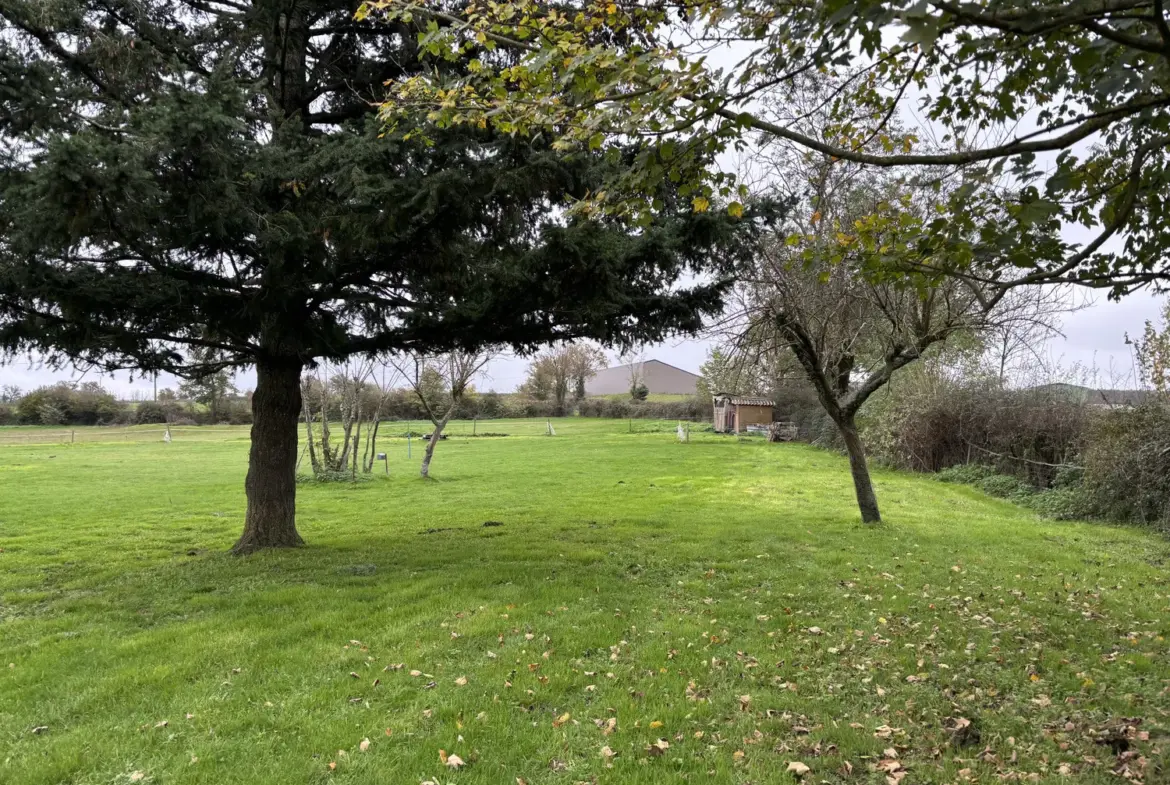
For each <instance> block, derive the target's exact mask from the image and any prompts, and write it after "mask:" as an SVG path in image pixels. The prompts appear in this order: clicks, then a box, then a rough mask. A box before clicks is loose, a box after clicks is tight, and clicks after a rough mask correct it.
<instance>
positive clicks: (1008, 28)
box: [368, 0, 1170, 296]
mask: <svg viewBox="0 0 1170 785" xmlns="http://www.w3.org/2000/svg"><path fill="white" fill-rule="evenodd" d="M1165 5H1166V4H1165V3H1164V2H1163V0H1078V2H1068V3H1059V2H1036V0H833V1H831V2H809V3H802V2H795V3H780V2H758V1H757V0H731V2H724V1H723V0H680V1H679V2H672V3H659V2H650V1H649V0H647V1H646V2H640V1H639V0H632V1H631V2H622V3H612V2H609V0H575V1H574V2H569V3H564V4H548V3H544V2H541V0H509V1H508V2H494V1H492V2H488V1H487V0H471V1H470V2H467V3H462V4H459V5H458V6H453V7H450V8H448V7H439V6H437V5H436V4H433V3H426V2H418V0H378V1H377V2H371V3H369V4H368V7H369V8H371V9H379V10H380V12H382V13H384V14H386V15H388V16H389V17H390V18H403V17H404V16H406V15H411V16H412V17H413V18H422V19H426V20H427V22H428V25H429V27H428V30H427V32H426V33H425V34H424V35H423V36H422V37H421V38H420V44H421V45H422V46H423V47H424V48H425V49H428V50H429V51H431V52H435V53H447V55H448V56H452V57H454V56H456V55H455V53H458V52H465V51H468V50H469V49H478V48H480V47H482V46H483V45H484V43H485V42H486V44H487V45H488V46H491V47H497V48H499V49H503V50H507V51H510V52H513V53H515V54H516V55H517V56H518V58H519V59H518V60H517V61H508V62H506V63H502V62H500V61H498V60H496V59H492V58H483V60H482V65H483V67H482V68H479V69H477V70H475V71H472V72H468V73H466V74H450V73H444V72H441V71H431V72H427V73H425V74H412V75H409V76H407V77H406V78H402V79H399V80H397V81H396V83H395V86H394V89H393V91H392V96H393V97H392V99H391V103H390V104H388V105H387V107H386V111H387V114H388V115H393V114H394V113H395V111H397V109H398V108H400V107H401V106H403V105H404V103H403V102H406V103H407V104H409V105H411V106H425V107H427V108H428V109H429V110H430V111H431V112H432V113H433V116H434V117H435V118H436V120H437V121H438V122H439V123H440V124H458V123H469V124H472V125H476V124H487V125H491V126H493V127H498V128H500V129H501V130H504V131H506V132H509V133H516V134H519V135H523V136H529V135H532V134H536V133H546V134H552V135H555V136H556V137H557V138H558V140H559V144H560V145H562V146H563V147H564V148H566V149H572V148H579V149H589V148H594V147H598V146H601V145H604V144H605V143H606V141H607V140H608V139H610V138H615V137H617V138H623V139H628V138H639V137H642V138H646V137H649V138H653V139H655V140H656V141H657V142H658V143H659V146H658V147H657V151H658V152H657V153H656V154H647V155H645V156H642V157H640V158H639V159H638V160H637V161H636V162H635V164H634V165H633V166H631V167H630V168H629V169H626V170H623V171H622V172H620V173H619V176H618V177H617V178H616V179H615V180H613V181H612V182H610V183H609V184H608V186H607V187H606V188H605V189H604V191H601V192H595V193H594V194H593V195H592V197H593V198H592V199H591V200H590V201H589V203H588V204H586V205H584V207H586V208H596V207H609V208H610V209H617V210H619V211H620V210H622V209H634V210H641V209H645V208H646V207H647V206H649V205H651V204H652V203H653V197H652V196H646V195H645V194H646V191H645V189H646V187H647V186H648V185H652V184H655V183H658V182H660V181H662V180H663V179H664V178H672V179H674V180H676V181H678V182H681V183H683V188H684V190H685V191H686V192H687V193H688V194H689V195H690V196H691V197H692V198H693V201H694V205H695V208H696V209H699V210H702V209H706V208H707V206H708V205H709V204H710V200H711V198H712V196H713V195H720V194H721V195H723V196H725V197H726V198H729V199H730V198H734V197H735V195H736V189H735V184H734V183H733V181H732V178H730V177H728V176H727V175H726V173H723V172H719V171H717V170H713V169H712V168H711V167H710V166H709V165H708V163H707V162H708V161H709V160H710V154H711V152H712V151H713V150H724V149H728V148H730V147H739V148H743V147H745V146H746V145H748V144H749V143H750V142H749V140H750V139H751V137H753V136H754V137H760V136H762V137H764V138H768V139H773V140H783V141H787V142H792V143H795V144H798V145H800V146H801V147H803V148H805V149H807V150H810V151H813V152H816V153H819V154H822V155H825V156H828V157H830V158H832V159H833V160H838V161H853V162H857V163H864V164H867V165H872V166H877V167H896V166H925V167H955V168H957V170H956V171H957V174H958V176H959V177H960V178H961V179H962V180H963V181H964V182H963V187H959V188H953V189H949V193H948V194H947V198H946V199H945V200H942V201H940V203H939V205H938V208H939V209H938V210H937V211H936V212H935V213H934V214H932V215H927V216H921V217H919V218H917V219H916V221H917V222H918V223H919V224H920V230H921V231H920V233H919V234H920V236H919V244H920V245H921V244H922V243H924V242H927V241H929V242H931V243H933V244H934V245H935V246H936V247H938V248H945V249H946V250H947V253H945V254H943V255H941V256H940V257H938V258H936V259H935V260H934V261H935V263H937V264H941V265H945V268H944V269H945V270H946V271H948V272H952V273H962V274H968V275H976V274H977V275H979V276H980V277H981V278H982V279H983V280H984V281H985V282H995V283H996V284H997V285H1000V286H1006V285H1014V284H1018V283H1032V282H1037V281H1072V282H1076V283H1080V284H1085V285H1089V286H1094V287H1104V288H1107V289H1110V290H1111V292H1112V294H1114V295H1115V296H1120V295H1121V294H1123V293H1124V292H1126V291H1129V290H1130V289H1132V288H1134V287H1138V286H1143V285H1146V284H1150V283H1155V284H1162V285H1164V284H1165V283H1166V282H1167V281H1170V263H1168V262H1167V260H1168V259H1170V253H1168V250H1170V220H1167V211H1166V210H1167V208H1166V202H1167V200H1166V198H1165V197H1166V195H1167V193H1168V192H1170V111H1167V109H1168V108H1170V87H1168V85H1170V19H1168V18H1167V15H1166V7H1165ZM714 54H719V55H720V56H718V57H716V56H713V55H714ZM812 74H821V75H824V76H825V77H826V78H827V79H828V80H830V82H831V90H830V91H829V93H828V94H827V95H826V96H825V102H824V108H825V109H826V111H827V112H828V115H829V122H828V123H827V124H822V123H817V122H813V121H812V120H813V118H812V117H811V116H810V115H809V114H807V113H804V112H801V111H789V112H781V113H780V114H779V115H778V116H777V115H772V116H769V115H768V114H767V113H766V112H765V111H763V109H764V108H765V107H768V106H777V105H779V106H783V105H784V104H785V102H786V100H787V97H788V93H789V91H790V90H791V89H792V86H793V84H794V82H799V81H800V80H801V79H804V78H806V77H808V76H809V75H812ZM517 88H519V89H517ZM911 108H912V109H913V111H914V112H916V114H917V116H919V117H922V118H923V119H924V122H926V123H928V124H929V125H930V131H931V133H930V137H931V144H930V146H926V145H925V144H924V142H923V137H922V134H920V133H919V131H918V129H914V128H909V129H906V128H898V127H897V125H896V123H897V121H898V120H899V119H900V118H902V117H904V116H905V114H906V113H907V110H908V109H911ZM663 142H666V144H665V145H664V144H663ZM873 143H877V144H878V145H879V147H878V149H874V146H873ZM730 209H732V210H738V209H739V205H738V203H736V202H733V203H732V204H731V208H730ZM1076 227H1082V229H1083V234H1082V237H1083V239H1081V238H1076V239H1074V238H1075V235H1070V233H1069V232H1068V231H1067V230H1069V229H1072V228H1076ZM914 255H915V254H914V253H907V252H905V251H904V249H900V248H898V249H890V251H889V252H887V253H883V254H874V255H872V256H871V259H870V263H871V264H874V265H876V266H878V267H879V268H882V269H887V270H890V269H892V270H895V271H900V270H901V268H902V265H903V263H905V262H906V261H907V260H908V259H909V260H910V261H913V260H914Z"/></svg>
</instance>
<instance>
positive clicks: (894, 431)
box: [863, 375, 1093, 488]
mask: <svg viewBox="0 0 1170 785" xmlns="http://www.w3.org/2000/svg"><path fill="white" fill-rule="evenodd" d="M903 381H904V382H905V383H904V384H901V385H900V386H897V387H894V388H892V389H890V390H889V391H888V392H885V393H882V394H879V395H878V396H875V397H874V398H873V399H871V401H870V403H869V404H867V405H866V407H865V409H864V410H863V415H864V417H863V419H864V430H865V433H864V435H865V438H866V442H867V445H868V446H869V448H870V452H871V453H872V454H873V455H874V456H875V457H880V458H881V459H883V460H884V461H885V462H887V463H889V464H891V465H893V466H895V467H897V468H902V469H913V470H915V471H927V472H937V471H939V470H941V469H945V468H947V467H950V466H956V465H959V464H965V463H969V462H971V461H972V460H974V461H975V462H981V463H987V464H990V465H991V466H993V467H994V468H995V469H996V472H997V473H999V474H1008V475H1012V476H1015V477H1019V478H1020V479H1023V480H1025V481H1027V482H1028V483H1030V484H1032V485H1034V486H1036V487H1039V488H1046V487H1049V486H1051V485H1053V484H1054V482H1055V481H1056V474H1057V472H1058V471H1059V469H1058V467H1057V466H1056V465H1059V464H1067V463H1071V462H1072V461H1073V459H1074V458H1075V457H1076V455H1077V453H1078V451H1079V449H1080V445H1081V442H1082V441H1083V439H1084V436H1085V434H1086V432H1087V430H1088V428H1089V425H1090V423H1091V421H1092V419H1093V414H1092V410H1091V409H1090V408H1089V407H1088V406H1087V405H1085V404H1084V403H1081V402H1079V401H1075V400H1071V399H1069V398H1068V397H1067V396H1062V395H1061V394H1060V393H1059V392H1058V391H1055V390H1045V389H1031V390H1006V389H1003V388H1001V387H999V386H998V383H997V382H995V381H993V380H983V381H979V380H976V381H967V382H962V383H956V382H951V381H948V380H939V379H933V380H926V379H924V378H919V377H915V376H913V375H910V376H909V377H908V378H907V379H904V380H903ZM1044 464H1054V465H1048V466H1046V465H1044Z"/></svg>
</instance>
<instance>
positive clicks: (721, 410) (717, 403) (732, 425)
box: [711, 393, 775, 433]
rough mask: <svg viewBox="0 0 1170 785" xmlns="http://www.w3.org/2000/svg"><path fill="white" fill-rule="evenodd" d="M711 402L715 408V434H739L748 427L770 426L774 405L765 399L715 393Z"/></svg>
mask: <svg viewBox="0 0 1170 785" xmlns="http://www.w3.org/2000/svg"><path fill="white" fill-rule="evenodd" d="M711 402H712V404H714V407H715V432H716V433H739V432H740V431H746V430H747V428H748V426H749V425H761V426H763V427H765V428H767V427H768V426H770V425H771V424H772V407H773V406H775V404H774V403H773V402H772V401H771V400H769V399H767V398H753V397H751V396H747V395H732V394H730V393H715V395H713V396H711Z"/></svg>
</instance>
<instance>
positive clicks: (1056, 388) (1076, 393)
mask: <svg viewBox="0 0 1170 785" xmlns="http://www.w3.org/2000/svg"><path fill="white" fill-rule="evenodd" d="M1033 389H1035V390H1038V391H1041V392H1045V393H1050V394H1052V395H1055V396H1057V397H1059V398H1064V399H1065V400H1068V401H1072V402H1074V403H1085V404H1088V405H1090V406H1099V407H1102V408H1108V409H1128V408H1130V407H1133V406H1140V405H1141V404H1143V403H1144V402H1145V401H1146V399H1147V398H1149V397H1150V393H1149V391H1148V390H1096V389H1093V388H1092V387H1082V386H1080V385H1079V384H1065V383H1064V382H1057V383H1056V384H1042V385H1040V386H1039V387H1034V388H1033Z"/></svg>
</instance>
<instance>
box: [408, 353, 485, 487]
mask: <svg viewBox="0 0 1170 785" xmlns="http://www.w3.org/2000/svg"><path fill="white" fill-rule="evenodd" d="M495 356H496V353H495V352H493V351H492V350H491V349H483V350H480V351H476V352H464V351H452V352H445V353H443V354H440V355H435V356H425V355H419V354H413V355H410V356H407V357H405V358H402V359H401V360H394V361H393V362H394V363H395V367H396V368H397V369H398V371H399V373H401V374H402V375H403V376H404V377H405V378H406V380H407V382H408V383H409V384H410V387H411V389H412V390H413V391H414V394H415V397H416V398H418V402H419V404H420V405H421V406H422V407H423V410H424V411H425V412H426V413H427V417H429V418H430V420H431V425H432V426H434V427H433V429H432V430H431V435H430V438H428V439H427V447H426V450H425V451H424V452H423V459H422V465H421V466H419V470H418V473H419V475H420V476H421V477H423V478H424V479H425V478H427V477H430V476H431V459H432V458H434V456H435V446H436V445H438V443H439V440H440V439H442V438H443V429H444V428H446V427H447V423H449V422H450V421H451V417H452V416H454V414H455V410H456V409H458V408H459V404H460V403H461V402H462V401H463V396H464V395H465V394H466V393H467V392H468V390H469V389H470V386H471V380H472V379H474V378H475V375H476V374H477V373H479V372H480V371H481V370H483V367H484V366H485V365H487V364H488V363H489V362H491V361H492V358H493V357H495Z"/></svg>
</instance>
